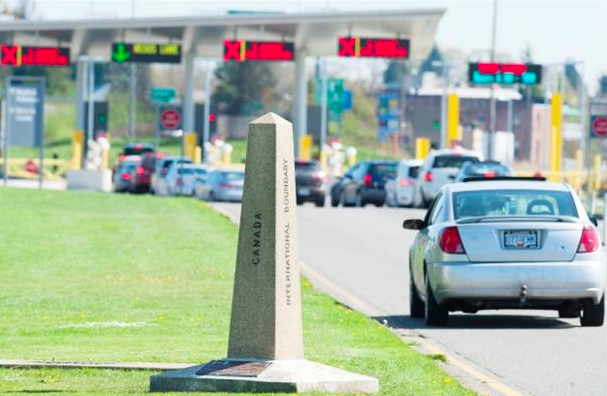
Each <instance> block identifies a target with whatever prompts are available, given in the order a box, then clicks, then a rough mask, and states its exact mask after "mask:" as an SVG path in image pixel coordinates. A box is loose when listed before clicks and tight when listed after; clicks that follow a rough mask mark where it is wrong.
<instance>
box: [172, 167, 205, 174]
mask: <svg viewBox="0 0 607 396" xmlns="http://www.w3.org/2000/svg"><path fill="white" fill-rule="evenodd" d="M177 173H178V174H180V175H193V174H197V175H206V174H207V170H206V169H200V168H177Z"/></svg>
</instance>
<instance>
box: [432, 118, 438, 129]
mask: <svg viewBox="0 0 607 396" xmlns="http://www.w3.org/2000/svg"><path fill="white" fill-rule="evenodd" d="M432 128H433V129H434V130H435V131H438V130H439V129H440V121H439V120H434V122H433V123H432Z"/></svg>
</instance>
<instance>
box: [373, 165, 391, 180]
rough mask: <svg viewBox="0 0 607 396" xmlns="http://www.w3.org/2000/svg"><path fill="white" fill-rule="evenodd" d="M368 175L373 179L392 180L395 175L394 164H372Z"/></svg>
mask: <svg viewBox="0 0 607 396" xmlns="http://www.w3.org/2000/svg"><path fill="white" fill-rule="evenodd" d="M369 173H371V175H373V178H382V179H392V178H394V177H395V175H396V163H393V164H392V163H385V164H372V165H371V168H370V172H369Z"/></svg>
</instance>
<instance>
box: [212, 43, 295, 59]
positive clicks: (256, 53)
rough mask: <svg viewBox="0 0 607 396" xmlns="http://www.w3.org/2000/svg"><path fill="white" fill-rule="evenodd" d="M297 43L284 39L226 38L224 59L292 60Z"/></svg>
mask: <svg viewBox="0 0 607 396" xmlns="http://www.w3.org/2000/svg"><path fill="white" fill-rule="evenodd" d="M293 59H295V44H294V43H291V42H284V41H245V40H224V41H223V60H224V61H236V62H244V61H292V60H293Z"/></svg>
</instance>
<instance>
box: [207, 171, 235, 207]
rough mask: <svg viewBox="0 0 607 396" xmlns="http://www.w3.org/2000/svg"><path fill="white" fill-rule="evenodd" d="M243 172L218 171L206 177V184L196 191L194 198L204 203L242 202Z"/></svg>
mask: <svg viewBox="0 0 607 396" xmlns="http://www.w3.org/2000/svg"><path fill="white" fill-rule="evenodd" d="M243 184H244V171H243V170H240V169H236V170H231V169H218V170H215V171H213V172H211V174H210V175H209V176H208V178H207V182H206V183H205V184H201V185H199V186H198V187H197V189H196V197H198V198H200V199H203V200H205V201H231V202H242V187H243Z"/></svg>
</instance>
